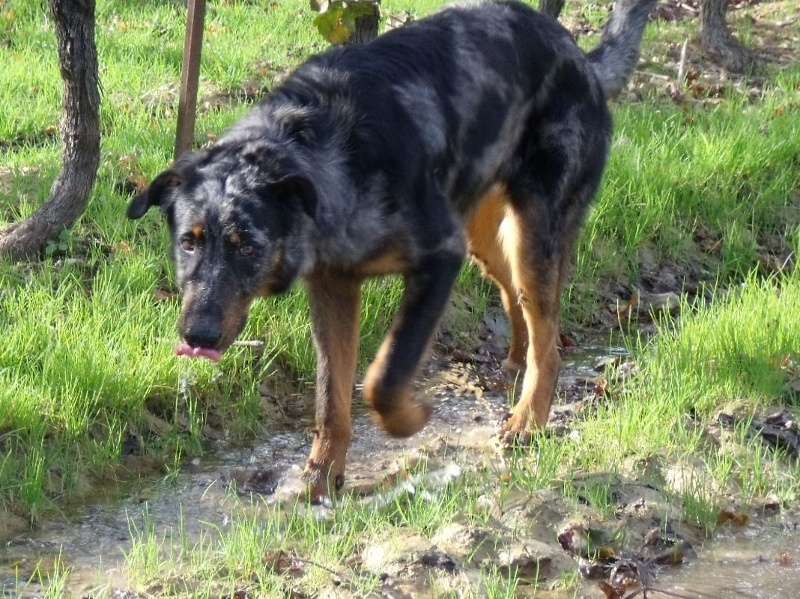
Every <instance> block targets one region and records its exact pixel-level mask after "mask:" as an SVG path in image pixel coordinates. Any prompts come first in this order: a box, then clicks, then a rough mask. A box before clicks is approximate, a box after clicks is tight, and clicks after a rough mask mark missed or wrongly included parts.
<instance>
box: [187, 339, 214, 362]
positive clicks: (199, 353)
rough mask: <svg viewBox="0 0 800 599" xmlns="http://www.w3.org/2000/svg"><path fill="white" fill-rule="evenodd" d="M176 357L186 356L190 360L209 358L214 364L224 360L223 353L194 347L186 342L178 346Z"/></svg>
mask: <svg viewBox="0 0 800 599" xmlns="http://www.w3.org/2000/svg"><path fill="white" fill-rule="evenodd" d="M175 355H176V356H186V357H188V358H208V359H209V360H211V361H212V362H219V361H220V360H221V359H222V352H220V351H218V350H216V349H211V348H208V347H192V346H191V345H189V344H188V343H186V342H185V341H182V342H181V343H179V344H178V347H176V348H175Z"/></svg>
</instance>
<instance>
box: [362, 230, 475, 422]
mask: <svg viewBox="0 0 800 599" xmlns="http://www.w3.org/2000/svg"><path fill="white" fill-rule="evenodd" d="M452 240H453V241H456V243H452V242H451V241H449V240H448V241H445V242H444V244H443V246H448V245H450V246H457V247H442V248H441V249H436V250H430V251H429V252H428V254H426V255H425V256H424V257H423V258H422V259H420V260H419V261H418V263H417V266H416V267H415V268H413V269H412V270H411V271H410V272H408V273H406V275H405V290H404V292H403V299H402V302H401V305H400V310H399V312H398V313H397V315H396V316H395V319H394V322H393V323H392V328H391V330H390V331H389V334H388V335H387V336H386V339H384V341H383V344H382V345H381V348H380V350H379V351H378V355H377V356H376V358H375V360H374V361H373V362H372V365H371V366H370V367H369V370H368V372H367V376H366V377H365V380H364V398H365V399H366V401H367V403H368V404H369V405H370V407H372V409H373V410H374V414H375V419H376V420H377V422H378V424H379V425H380V426H381V427H382V428H383V429H384V430H385V431H386V432H387V433H389V434H390V435H392V436H394V437H408V436H410V435H413V434H414V433H415V432H417V431H418V430H419V429H421V428H422V427H423V426H424V425H425V423H426V422H427V421H428V418H429V417H430V412H431V408H430V406H429V405H428V404H426V403H421V402H418V401H416V400H415V399H414V398H413V396H412V390H411V381H412V378H413V376H414V374H415V373H416V371H417V368H418V367H419V363H420V360H421V359H422V356H423V354H424V353H425V350H426V349H427V348H428V345H429V344H430V341H431V338H432V337H433V333H434V331H435V329H436V326H437V324H438V322H439V319H440V317H441V315H442V312H443V311H444V308H445V305H446V303H447V299H448V297H449V296H450V288H451V287H452V285H453V282H454V281H455V278H456V276H457V275H458V271H459V269H460V268H461V264H462V262H463V259H464V258H463V248H464V244H463V240H462V239H459V238H456V237H453V238H452Z"/></svg>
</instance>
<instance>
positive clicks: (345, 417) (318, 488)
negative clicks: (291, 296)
mask: <svg viewBox="0 0 800 599" xmlns="http://www.w3.org/2000/svg"><path fill="white" fill-rule="evenodd" d="M307 289H308V300H309V305H310V308H311V322H312V328H313V332H314V344H315V345H316V350H317V390H316V391H317V401H316V429H315V431H314V441H313V444H312V446H311V455H310V456H309V458H308V462H307V464H306V469H305V476H306V481H307V483H308V492H309V497H310V499H311V500H312V501H317V500H319V499H320V498H322V497H327V496H328V495H329V494H330V493H332V492H334V491H337V490H339V489H340V488H341V487H342V485H343V484H344V469H345V458H346V454H347V447H348V445H349V444H350V438H351V435H352V433H351V422H350V406H351V404H352V398H353V383H354V377H355V370H356V362H357V358H358V337H359V318H360V308H361V280H360V279H359V278H355V277H347V276H331V275H327V274H323V275H315V276H312V277H309V278H308V279H307Z"/></svg>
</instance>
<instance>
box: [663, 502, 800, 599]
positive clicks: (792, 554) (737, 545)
mask: <svg viewBox="0 0 800 599" xmlns="http://www.w3.org/2000/svg"><path fill="white" fill-rule="evenodd" d="M697 553H698V556H697V559H696V560H693V561H692V562H690V563H688V564H685V565H684V566H681V567H679V568H673V569H670V570H668V571H664V572H662V573H661V574H660V575H659V577H658V581H657V583H656V584H655V585H654V586H656V588H658V589H664V590H667V591H669V592H670V593H673V595H672V596H675V595H676V594H677V595H680V596H682V597H692V598H694V597H698V598H699V597H713V598H714V599H742V598H746V599H750V598H757V599H779V598H781V599H783V598H787V597H797V596H800V518H798V516H797V515H792V516H788V517H786V516H785V517H784V518H783V519H782V520H781V521H780V522H778V521H775V522H768V523H767V524H761V525H758V526H756V525H751V526H748V527H746V528H744V529H742V530H733V529H722V530H720V531H718V533H716V534H715V538H714V540H713V541H709V542H708V543H705V544H704V545H703V546H702V547H701V548H699V549H698V552H697ZM655 596H658V594H656V595H655Z"/></svg>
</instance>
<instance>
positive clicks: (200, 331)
mask: <svg viewBox="0 0 800 599" xmlns="http://www.w3.org/2000/svg"><path fill="white" fill-rule="evenodd" d="M181 333H182V335H181V336H182V337H183V340H184V341H186V343H188V344H189V345H190V346H192V347H206V348H216V347H218V346H219V343H220V341H221V340H222V327H221V326H220V325H219V324H218V323H216V322H213V321H209V320H201V321H197V322H190V323H187V324H186V326H185V327H184V328H183V331H181Z"/></svg>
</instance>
